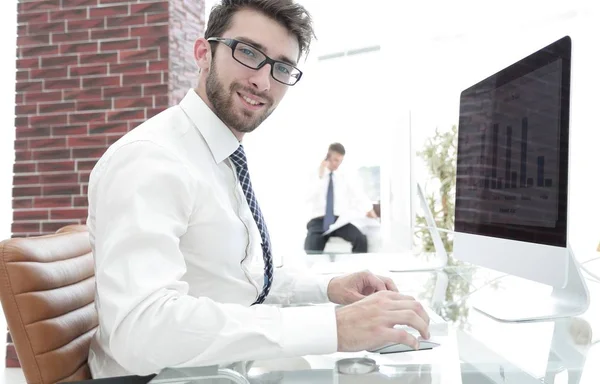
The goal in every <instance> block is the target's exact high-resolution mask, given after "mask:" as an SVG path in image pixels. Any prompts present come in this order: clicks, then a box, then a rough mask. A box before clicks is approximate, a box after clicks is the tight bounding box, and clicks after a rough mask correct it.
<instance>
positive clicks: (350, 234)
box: [304, 217, 367, 253]
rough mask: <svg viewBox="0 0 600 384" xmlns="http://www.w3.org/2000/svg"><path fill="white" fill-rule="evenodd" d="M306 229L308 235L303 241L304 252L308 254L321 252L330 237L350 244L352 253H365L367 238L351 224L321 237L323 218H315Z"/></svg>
mask: <svg viewBox="0 0 600 384" xmlns="http://www.w3.org/2000/svg"><path fill="white" fill-rule="evenodd" d="M335 219H336V220H337V217H336V218H335ZM306 229H307V230H308V234H307V235H306V240H304V250H305V251H307V252H309V253H316V252H322V251H323V250H324V249H325V244H327V241H328V240H329V238H330V237H341V238H342V239H344V240H346V241H349V242H350V243H352V253H366V252H367V236H365V234H364V233H362V232H361V231H360V230H359V229H358V228H356V227H355V226H354V225H352V224H346V225H344V226H343V227H341V228H338V229H336V230H335V231H333V232H331V233H330V234H328V235H325V236H323V217H317V218H314V219H312V220H311V221H309V222H308V224H307V225H306Z"/></svg>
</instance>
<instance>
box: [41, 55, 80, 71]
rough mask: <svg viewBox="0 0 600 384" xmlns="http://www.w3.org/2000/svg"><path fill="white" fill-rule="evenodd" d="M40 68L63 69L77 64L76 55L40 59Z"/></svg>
mask: <svg viewBox="0 0 600 384" xmlns="http://www.w3.org/2000/svg"><path fill="white" fill-rule="evenodd" d="M40 59H41V60H42V67H43V68H47V67H65V66H67V65H75V64H77V61H78V58H77V55H61V56H57V57H42V58H40Z"/></svg>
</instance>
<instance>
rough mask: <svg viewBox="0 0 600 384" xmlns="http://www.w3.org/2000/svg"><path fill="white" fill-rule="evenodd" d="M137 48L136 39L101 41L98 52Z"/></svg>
mask: <svg viewBox="0 0 600 384" xmlns="http://www.w3.org/2000/svg"><path fill="white" fill-rule="evenodd" d="M137 48H139V44H138V40H137V39H121V40H115V41H101V42H100V51H102V52H106V51H120V50H123V49H137Z"/></svg>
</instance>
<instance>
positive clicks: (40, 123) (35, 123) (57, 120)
mask: <svg viewBox="0 0 600 384" xmlns="http://www.w3.org/2000/svg"><path fill="white" fill-rule="evenodd" d="M29 124H30V125H31V127H32V128H34V127H47V126H48V125H64V124H67V116H66V115H42V116H31V118H30V119H29Z"/></svg>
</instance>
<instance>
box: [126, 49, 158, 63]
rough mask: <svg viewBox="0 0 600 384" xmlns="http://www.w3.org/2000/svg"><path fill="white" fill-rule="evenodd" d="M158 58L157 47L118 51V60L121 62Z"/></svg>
mask: <svg viewBox="0 0 600 384" xmlns="http://www.w3.org/2000/svg"><path fill="white" fill-rule="evenodd" d="M156 59H158V49H156V48H145V49H133V50H122V51H119V60H120V61H121V62H129V61H146V60H156Z"/></svg>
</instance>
